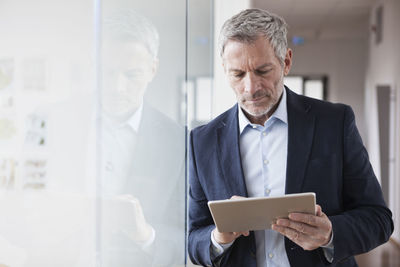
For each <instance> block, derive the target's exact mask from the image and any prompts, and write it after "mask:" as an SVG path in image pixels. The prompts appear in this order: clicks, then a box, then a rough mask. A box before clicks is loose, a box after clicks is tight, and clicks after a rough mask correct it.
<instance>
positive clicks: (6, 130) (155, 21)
mask: <svg viewBox="0 0 400 267" xmlns="http://www.w3.org/2000/svg"><path fill="white" fill-rule="evenodd" d="M187 16H188V12H187V4H186V1H185V0H172V1H168V2H165V1H158V0H150V1H138V0H133V1H132V0H130V1H125V0H118V1H115V0H113V1H111V0H101V1H100V0H96V1H88V0H69V1H62V0H41V1H28V0H25V1H24V0H17V1H16V0H4V1H1V2H0V25H1V26H0V36H1V37H0V38H1V41H0V216H1V217H0V266H2V267H4V266H7V267H18V266H30V267H36V266H41V267H42V266H52V267H53V266H82V267H88V266H122V267H123V266H185V265H186V256H185V255H186V252H185V251H186V248H185V244H186V234H185V231H186V191H187V186H186V159H185V154H186V152H185V151H186V145H185V144H186V143H185V142H186V141H185V140H186V134H187V133H186V127H185V125H186V114H187V112H186V107H187V103H186V97H187V96H186V83H185V81H186V78H187V30H188V28H187Z"/></svg>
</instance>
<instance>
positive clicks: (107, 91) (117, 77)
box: [102, 41, 157, 120]
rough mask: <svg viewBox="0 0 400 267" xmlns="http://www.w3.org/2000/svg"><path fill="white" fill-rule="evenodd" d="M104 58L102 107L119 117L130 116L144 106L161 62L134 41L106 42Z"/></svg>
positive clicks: (122, 118)
mask: <svg viewBox="0 0 400 267" xmlns="http://www.w3.org/2000/svg"><path fill="white" fill-rule="evenodd" d="M102 58H103V62H102V68H103V71H102V74H103V75H102V107H103V110H104V111H105V112H106V113H107V114H108V115H110V116H113V117H114V118H116V119H121V120H124V119H127V118H128V117H130V116H131V115H132V114H133V113H134V112H135V111H136V110H137V109H138V108H139V106H140V104H141V103H142V100H143V95H144V93H145V91H146V88H147V86H148V84H149V82H150V81H151V80H152V79H153V76H154V74H155V71H156V67H157V62H156V61H155V60H154V58H153V57H152V56H151V55H150V53H149V52H148V50H147V49H146V47H145V46H144V45H142V44H139V43H134V42H116V41H111V42H105V43H104V49H103V57H102Z"/></svg>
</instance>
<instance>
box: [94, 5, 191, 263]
mask: <svg viewBox="0 0 400 267" xmlns="http://www.w3.org/2000/svg"><path fill="white" fill-rule="evenodd" d="M103 29H104V31H103V33H104V34H103V42H102V44H103V49H102V86H101V91H102V94H101V95H102V98H101V106H102V113H103V116H102V118H103V120H102V125H103V128H102V129H103V131H102V133H101V135H102V188H103V193H104V195H105V198H104V201H103V209H102V210H103V217H102V218H103V219H102V236H103V238H104V239H103V242H102V252H101V253H102V255H103V262H104V263H105V266H153V265H154V266H171V265H173V264H182V263H183V255H184V219H185V217H184V194H185V191H184V185H185V181H184V178H183V177H184V176H183V173H184V172H183V171H184V164H183V163H184V157H183V155H184V131H183V129H181V128H180V127H178V126H177V125H176V124H175V123H174V122H173V121H172V120H170V119H169V118H167V117H166V116H165V115H163V114H162V113H161V112H160V111H158V110H156V109H155V108H153V107H151V106H150V105H149V104H148V103H146V101H144V100H143V99H144V94H145V91H146V88H147V86H148V84H149V83H150V82H151V80H152V79H153V77H154V75H155V73H156V69H157V65H158V59H157V52H158V44H159V40H158V33H157V30H156V28H155V27H154V26H153V25H152V23H151V22H150V21H149V20H147V19H146V18H145V17H143V16H141V15H138V14H136V13H133V12H129V11H128V12H122V13H118V15H117V16H115V17H112V18H109V19H107V20H106V21H105V22H104V24H103Z"/></svg>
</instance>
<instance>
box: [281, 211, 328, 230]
mask: <svg viewBox="0 0 400 267" xmlns="http://www.w3.org/2000/svg"><path fill="white" fill-rule="evenodd" d="M289 219H290V220H292V221H296V222H302V223H305V224H308V225H312V226H316V227H321V226H328V221H327V220H326V218H325V217H322V216H315V215H311V214H306V213H290V214H289Z"/></svg>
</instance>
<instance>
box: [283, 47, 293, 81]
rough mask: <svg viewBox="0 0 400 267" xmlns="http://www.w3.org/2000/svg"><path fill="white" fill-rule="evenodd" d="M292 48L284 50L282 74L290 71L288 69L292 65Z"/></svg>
mask: <svg viewBox="0 0 400 267" xmlns="http://www.w3.org/2000/svg"><path fill="white" fill-rule="evenodd" d="M292 55H293V53H292V49H290V48H288V49H287V51H286V56H285V60H284V70H283V73H284V75H285V76H286V75H288V74H289V72H290V69H291V67H292Z"/></svg>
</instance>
